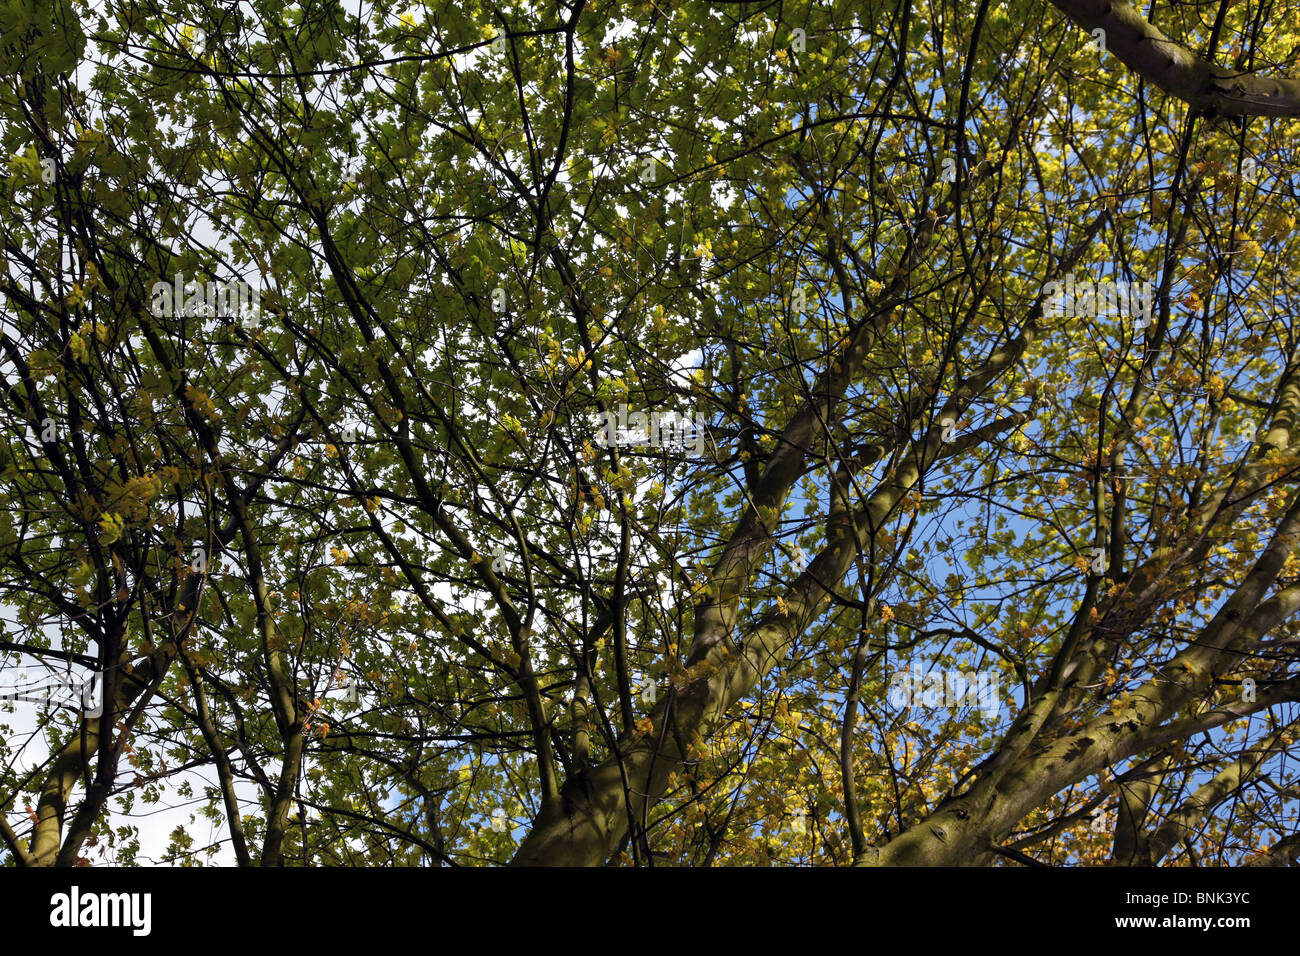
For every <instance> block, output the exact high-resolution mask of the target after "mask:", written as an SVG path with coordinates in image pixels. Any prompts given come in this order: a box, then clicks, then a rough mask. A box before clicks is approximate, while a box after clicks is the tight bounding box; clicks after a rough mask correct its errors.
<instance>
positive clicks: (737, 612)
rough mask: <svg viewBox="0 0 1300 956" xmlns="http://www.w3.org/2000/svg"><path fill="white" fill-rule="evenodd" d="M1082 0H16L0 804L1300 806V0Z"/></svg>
mask: <svg viewBox="0 0 1300 956" xmlns="http://www.w3.org/2000/svg"><path fill="white" fill-rule="evenodd" d="M1054 2H1055V4H1056V7H1059V8H1060V9H1059V11H1058V10H1056V9H1054V8H1053V7H1052V6H1050V5H1048V4H1046V3H1044V2H1042V0H1017V2H1014V3H1010V4H991V3H989V2H987V0H984V2H982V3H981V4H979V5H978V6H974V7H972V6H971V5H969V4H964V3H955V2H947V0H942V2H937V3H931V4H926V5H918V4H913V3H911V2H903V3H901V4H890V5H879V6H877V5H871V6H870V7H869V8H868V9H866V10H865V11H864V10H862V9H861V7H860V5H858V4H852V3H847V2H840V0H835V2H832V3H828V4H794V5H791V4H788V3H787V4H764V3H740V4H720V5H711V4H705V3H673V2H671V0H670V2H662V0H646V2H644V3H623V4H618V5H613V6H607V7H602V8H600V9H595V8H592V7H589V6H588V5H587V4H585V3H575V4H571V5H569V4H563V3H560V4H555V5H553V6H552V7H536V8H534V7H527V6H524V5H506V6H494V5H492V4H489V3H481V2H478V0H470V2H468V3H460V2H457V3H434V2H428V3H425V4H424V5H415V6H413V7H407V6H405V5H402V4H391V3H388V2H386V0H380V2H377V3H373V4H367V5H364V6H363V7H362V8H360V15H359V16H358V15H356V14H355V13H354V12H353V10H354V8H353V7H352V5H349V4H340V3H337V2H334V0H328V2H324V3H316V4H311V5H303V6H294V7H289V8H283V7H281V6H280V5H278V4H273V3H269V2H260V0H255V2H253V3H244V4H219V3H201V4H182V3H177V2H170V0H167V2H152V0H151V2H138V0H115V2H114V3H112V4H111V5H109V8H108V9H107V10H105V11H98V10H96V9H92V8H91V7H90V6H89V5H86V4H81V3H77V2H75V0H57V2H56V3H54V5H53V6H52V7H50V6H45V5H37V4H35V3H32V2H30V0H8V2H7V4H6V5H5V7H4V8H3V9H2V10H0V57H3V63H0V74H3V76H4V78H5V79H4V82H3V83H2V84H0V116H2V117H3V130H2V133H0V135H2V136H3V141H4V142H3V146H4V149H5V155H6V156H9V157H10V159H9V164H8V177H7V179H6V180H5V185H4V189H3V198H0V203H3V210H2V213H3V214H2V215H0V237H2V240H3V256H4V262H3V265H4V268H3V269H2V270H0V292H2V293H3V302H4V311H3V319H4V323H5V329H4V332H5V334H4V337H3V339H0V350H3V364H2V365H0V374H3V378H4V381H3V384H4V390H3V412H0V422H2V423H3V434H4V437H3V445H2V447H0V487H2V489H3V491H2V492H0V494H3V500H4V502H5V505H6V507H5V509H4V512H3V517H0V591H2V594H3V601H2V603H0V607H3V609H4V629H5V633H4V635H3V641H2V643H0V651H3V652H4V653H5V654H6V657H5V661H6V663H5V664H4V668H3V670H0V676H3V677H5V678H7V679H8V678H13V676H14V675H15V674H16V673H17V671H18V669H19V668H26V669H27V671H28V672H30V671H32V670H35V671H36V672H37V673H38V674H44V675H45V679H47V681H48V673H46V671H43V670H42V669H43V668H44V669H46V670H48V671H56V672H57V671H62V672H65V673H66V674H68V675H74V674H75V675H76V678H77V679H78V680H82V679H84V678H85V677H86V675H89V674H93V673H96V672H98V673H100V674H102V707H101V708H98V709H97V708H95V707H92V706H88V705H87V702H86V700H84V699H81V698H79V697H76V696H74V698H73V699H72V700H71V701H70V702H69V700H68V699H66V695H65V699H62V700H61V706H55V707H47V708H45V709H44V710H41V711H39V712H36V711H34V710H33V709H32V708H31V707H30V706H27V704H24V705H23V708H24V709H22V710H21V711H20V710H19V709H18V708H17V706H15V705H11V706H10V710H11V711H12V713H11V714H10V716H7V717H4V720H5V721H6V722H7V723H6V725H5V726H4V727H0V735H2V737H3V739H2V741H0V750H3V753H4V758H5V759H4V762H3V769H2V770H0V773H2V774H3V775H2V776H0V808H2V809H3V810H4V811H5V812H4V814H3V815H2V816H0V835H3V838H4V843H5V846H6V847H7V851H8V859H9V861H10V862H11V863H12V864H16V865H50V864H61V865H71V864H77V863H80V864H86V863H91V862H100V861H105V862H118V863H131V862H135V861H136V860H137V858H138V857H140V856H141V855H142V854H143V855H144V856H149V855H150V854H149V853H147V852H145V851H143V850H142V849H141V847H142V842H141V841H142V839H146V840H147V838H148V835H147V834H143V835H142V833H141V830H140V827H139V824H138V823H136V822H135V821H134V818H133V817H132V816H131V815H132V814H133V813H135V812H136V811H138V810H140V809H141V808H142V807H146V808H149V809H151V810H152V809H158V808H167V807H171V808H182V807H187V806H188V807H192V808H194V809H193V814H192V815H191V817H190V818H189V822H186V821H185V820H181V822H180V824H179V825H178V826H176V828H175V830H174V831H173V832H172V834H171V843H170V846H169V847H168V848H167V850H166V851H165V852H164V854H163V856H164V858H165V859H166V860H168V861H170V862H177V863H194V862H203V861H206V860H209V859H218V860H224V861H233V862H237V863H239V864H242V865H251V864H262V865H288V864H296V863H302V864H312V865H332V864H366V865H386V864H393V865H428V864H433V865H442V864H449V865H464V864H475V863H484V862H506V861H513V862H515V863H518V864H550V865H559V864H588V865H599V864H604V863H620V862H622V863H636V864H639V865H652V864H656V863H658V864H673V865H708V864H715V863H716V864H724V863H726V864H756V863H758V864H761V863H769V862H781V863H788V862H800V863H815V864H850V863H857V864H860V865H900V864H939V865H971V864H993V863H1004V864H1012V863H1015V864H1027V865H1034V864H1097V863H1107V862H1108V863H1113V864H1116V865H1135V864H1156V863H1163V864H1171V865H1197V864H1200V863H1215V864H1218V863H1229V864H1239V863H1265V864H1274V865H1281V864H1289V863H1291V862H1292V861H1293V860H1294V859H1295V857H1296V855H1297V853H1298V852H1300V842H1298V841H1300V837H1298V836H1297V825H1296V804H1295V794H1296V790H1295V787H1296V785H1297V782H1296V775H1295V771H1294V769H1293V767H1292V765H1291V763H1290V762H1289V760H1288V751H1289V748H1290V747H1291V745H1292V743H1293V741H1294V739H1295V737H1296V734H1297V724H1296V721H1297V719H1298V718H1300V712H1298V711H1297V708H1296V702H1297V700H1300V675H1297V674H1296V672H1295V669H1294V666H1293V664H1294V660H1295V647H1296V643H1297V641H1298V640H1300V631H1298V630H1297V627H1296V620H1295V617H1294V614H1295V612H1296V610H1297V608H1298V607H1300V553H1298V551H1297V546H1298V543H1300V497H1298V492H1297V484H1296V479H1297V476H1300V455H1298V454H1297V449H1296V442H1297V440H1300V433H1298V432H1297V413H1298V412H1300V353H1297V349H1296V346H1297V341H1296V335H1297V329H1296V325H1295V323H1294V322H1293V320H1292V318H1291V316H1292V315H1293V314H1294V312H1295V297H1296V296H1297V290H1296V289H1295V287H1294V283H1293V282H1292V281H1291V279H1290V276H1291V272H1290V267H1291V265H1292V264H1294V262H1295V257H1296V255H1297V252H1298V251H1300V250H1298V249H1297V240H1296V238H1295V236H1294V235H1293V232H1294V225H1295V223H1294V220H1293V218H1292V216H1291V214H1290V212H1289V211H1288V210H1289V207H1290V205H1291V204H1292V202H1293V200H1294V198H1295V193H1294V189H1295V184H1294V182H1293V180H1292V178H1291V169H1292V166H1293V164H1294V146H1293V145H1292V143H1293V142H1294V140H1295V135H1294V134H1295V132H1296V129H1295V126H1294V121H1293V120H1291V119H1288V118H1287V117H1293V116H1295V115H1296V114H1297V112H1300V93H1298V92H1297V89H1298V87H1297V81H1296V80H1293V79H1290V78H1288V69H1289V68H1293V67H1294V64H1293V63H1292V62H1291V61H1292V59H1293V58H1294V53H1293V49H1294V47H1295V37H1296V34H1297V31H1300V15H1297V14H1294V13H1292V12H1290V11H1289V10H1287V9H1285V8H1282V7H1280V6H1260V5H1259V4H1256V3H1254V2H1247V3H1236V4H1232V3H1229V2H1227V0H1224V2H1223V3H1221V4H1216V5H1210V6H1206V7H1194V6H1187V5H1179V6H1175V7H1172V8H1170V9H1167V10H1166V9H1163V8H1158V9H1156V10H1155V12H1154V13H1153V14H1152V17H1153V18H1154V20H1153V21H1152V22H1149V21H1148V20H1147V19H1146V18H1145V17H1143V16H1142V15H1141V14H1140V13H1138V12H1137V11H1135V10H1134V9H1133V8H1132V7H1130V6H1128V5H1126V4H1121V3H1107V4H1101V3H1093V2H1091V0H1054ZM1154 21H1158V26H1157V25H1156V23H1155V22H1154ZM1291 72H1295V71H1294V69H1292V70H1291ZM74 668H75V671H74V670H73V669H74ZM68 679H70V678H63V680H64V682H65V683H66V681H67V680H68ZM12 684H13V681H12V680H11V681H10V683H9V685H12ZM9 685H7V686H9ZM65 689H66V688H65ZM82 697H84V695H82ZM97 710H98V711H102V712H97ZM18 714H22V715H25V717H24V718H22V719H27V720H34V721H35V722H36V723H35V729H34V732H33V733H32V735H30V737H29V736H28V735H26V734H24V733H21V732H20V730H21V724H20V723H19V720H20V718H18V717H17V716H15V715H18ZM180 812H181V813H182V816H183V811H180ZM199 815H202V816H203V817H204V818H206V819H207V820H208V821H210V826H211V828H213V829H214V830H215V832H217V834H218V836H217V837H215V838H214V839H211V840H207V841H206V842H205V837H204V836H203V834H202V832H201V826H199V825H197V819H198V816H199ZM169 819H171V818H169Z"/></svg>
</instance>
